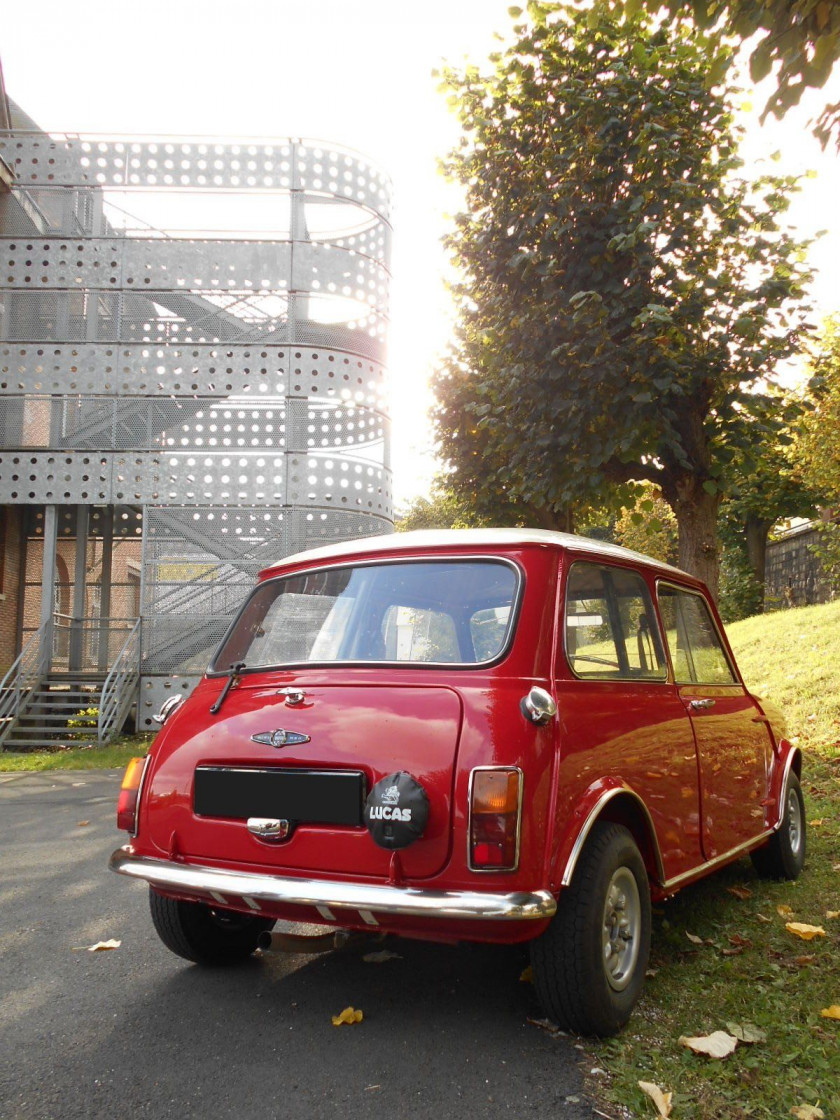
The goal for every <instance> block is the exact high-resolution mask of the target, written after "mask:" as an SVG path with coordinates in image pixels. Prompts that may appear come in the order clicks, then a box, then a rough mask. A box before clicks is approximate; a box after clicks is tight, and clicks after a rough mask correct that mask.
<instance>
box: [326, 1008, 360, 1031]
mask: <svg viewBox="0 0 840 1120" xmlns="http://www.w3.org/2000/svg"><path fill="white" fill-rule="evenodd" d="M363 1018H364V1015H363V1014H362V1013H361V1011H357V1010H356V1008H355V1007H345V1008H344V1010H343V1011H342V1012H341V1014H340V1015H333V1017H332V1023H333V1026H334V1027H340V1026H341V1024H342V1023H361V1021H362V1019H363Z"/></svg>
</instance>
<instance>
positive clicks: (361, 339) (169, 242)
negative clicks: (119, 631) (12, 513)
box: [0, 132, 392, 723]
mask: <svg viewBox="0 0 840 1120" xmlns="http://www.w3.org/2000/svg"><path fill="white" fill-rule="evenodd" d="M0 158H2V159H3V161H4V162H5V163H6V164H7V165H8V166H9V167H10V168H11V169H12V171H13V173H14V183H13V187H12V191H11V194H10V195H9V194H6V195H5V196H2V197H0V233H1V234H2V236H0V503H2V504H3V505H12V506H14V505H24V506H30V507H33V509H36V508H37V507H44V508H46V507H50V506H55V507H59V508H61V507H70V506H74V507H79V506H83V505H88V506H91V507H98V508H102V507H119V509H120V510H129V511H139V512H140V513H141V515H142V526H143V532H142V541H143V544H142V607H141V609H142V614H143V618H144V642H143V671H144V673H146V674H147V675H148V676H149V677H156V676H157V675H159V674H170V673H181V674H183V673H191V672H195V671H198V670H200V669H201V668H203V667H204V665H202V664H201V663H200V662H201V659H202V657H204V656H205V654H206V651H207V650H208V649H209V648H210V647H211V646H212V644H213V643H214V642H215V640H216V639H217V638H218V636H219V634H220V633H221V631H222V629H223V627H224V624H225V620H226V619H228V618H229V616H230V613H231V611H232V610H233V609H234V608H235V607H236V605H237V604H238V603H239V602H240V601H241V597H242V592H243V590H244V588H245V587H246V586H247V585H249V584H250V583H252V582H253V577H254V574H255V573H256V571H257V570H258V569H259V568H260V567H262V566H264V564H265V563H267V562H269V561H272V560H275V559H277V558H278V557H280V556H282V555H284V554H287V553H289V552H292V551H297V550H298V549H301V548H305V547H307V546H309V545H313V544H317V543H321V542H322V541H325V540H338V539H345V538H347V537H351V536H361V535H369V534H372V533H379V532H386V531H388V530H389V529H390V527H391V525H392V505H391V486H390V479H391V472H390V462H389V440H390V431H389V419H388V413H387V399H386V388H385V368H384V352H385V339H386V332H387V323H388V288H389V271H388V262H389V255H390V242H391V227H390V221H389V206H390V191H389V185H388V182H387V180H386V179H385V177H384V176H383V175H382V174H381V173H380V172H379V171H377V170H376V169H375V168H373V167H372V166H371V165H370V164H369V163H368V162H367V161H366V160H365V159H363V158H362V157H360V156H358V155H356V154H353V153H351V152H347V151H343V150H341V149H339V148H334V147H325V146H323V145H320V144H316V143H313V142H309V141H291V140H290V141H271V142H240V143H235V142H231V143H227V142H217V141H209V140H174V139H166V140H151V139H136V138H131V139H120V138H96V139H80V138H78V137H70V136H64V137H50V136H46V135H44V134H43V133H40V132H14V133H0ZM30 512H31V511H30ZM32 520H33V519H32V518H30V521H32ZM34 520H35V521H36V522H37V520H38V519H37V517H35V518H34ZM145 685H146V689H147V692H148V691H151V692H155V693H157V692H159V690H160V689H159V685H158V683H155V682H154V681H152V682H151V684H149V682H145ZM142 722H143V721H141V723H142Z"/></svg>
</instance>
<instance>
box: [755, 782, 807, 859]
mask: <svg viewBox="0 0 840 1120" xmlns="http://www.w3.org/2000/svg"><path fill="white" fill-rule="evenodd" d="M782 813H783V817H782V823H781V825H780V826H779V828H778V830H777V831H776V832H774V833H773V835H772V836H771V837H770V840H769V841H768V843H767V844H765V845H764V847H763V848H757V849H756V850H755V851H754V852H750V859H751V860H752V862H753V867H754V868H755V869H756V871H757V872H758V874H759V875H761V876H762V878H764V879H798V878H799V872H800V871H801V870H802V868H803V867H804V865H805V848H806V839H805V799H804V797H803V796H802V786H801V785H800V784H799V779H798V778H797V776H796V775H795V774H794V773H793V771H791V773H790V774H789V775H788V780H787V785H786V786H785V794H784V799H783V801H782Z"/></svg>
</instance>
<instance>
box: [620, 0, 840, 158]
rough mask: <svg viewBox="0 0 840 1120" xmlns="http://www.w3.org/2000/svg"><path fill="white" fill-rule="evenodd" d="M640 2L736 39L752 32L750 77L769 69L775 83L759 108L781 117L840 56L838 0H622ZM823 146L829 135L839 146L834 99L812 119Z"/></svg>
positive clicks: (839, 115)
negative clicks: (762, 106) (773, 75)
mask: <svg viewBox="0 0 840 1120" xmlns="http://www.w3.org/2000/svg"><path fill="white" fill-rule="evenodd" d="M640 3H644V4H645V6H646V7H647V8H648V10H649V11H651V12H657V11H660V10H662V9H663V8H664V9H665V10H666V11H667V12H668V13H669V14H670V15H671V17H672V18H673V17H678V16H680V15H681V14H684V13H685V12H687V11H688V12H690V13H691V15H692V16H693V18H694V20H695V22H696V23H697V26H698V27H699V28H701V29H704V30H711V29H713V28H714V29H716V30H718V31H719V32H721V33H722V34H725V35H728V36H732V37H734V38H736V39H739V40H742V41H743V40H752V38H753V36H758V38H757V41H756V42H754V43H753V45H752V47H751V50H750V77H751V78H752V80H753V81H754V82H760V81H761V80H762V78H766V77H767V75H768V74H770V72H771V71H773V70H775V77H776V86H775V89H774V90H773V92H772V93H771V94H770V96H769V98H768V100H767V104H766V105H765V107H764V112H763V114H762V120H764V119H765V118H766V117H767V115H768V114H769V113H772V114H773V116H775V117H779V118H781V117H783V116H784V115H785V113H786V112H787V110H788V109H789V108H791V106H793V105H798V104H799V101H800V99H801V97H802V94H803V93H804V92H805V90H807V89H809V88H810V89H814V88H816V89H822V87H823V86H824V85H825V83H826V81H827V79H828V77H829V75H830V74H831V72H832V70H833V68H834V65H835V63H836V62H837V60H838V58H840V5H838V4H837V3H832V2H831V0H623V6H624V8H625V9H631V10H636V9H638V7H639V6H640ZM814 134H815V135H816V137H817V139H818V140H819V141H820V143H821V144H822V146H823V147H825V146H826V144H827V143H828V141H829V139H830V137H831V136H832V134H833V135H834V138H835V142H836V143H837V145H838V146H840V102H836V103H834V104H831V103H827V104H826V105H825V107H824V109H823V111H822V113H821V114H820V116H819V118H818V119H817V121H816V122H815V127H814Z"/></svg>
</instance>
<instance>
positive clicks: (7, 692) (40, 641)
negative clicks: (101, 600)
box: [0, 618, 53, 750]
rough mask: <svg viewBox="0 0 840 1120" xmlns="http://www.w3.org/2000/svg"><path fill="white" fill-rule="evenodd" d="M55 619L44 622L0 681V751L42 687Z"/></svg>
mask: <svg viewBox="0 0 840 1120" xmlns="http://www.w3.org/2000/svg"><path fill="white" fill-rule="evenodd" d="M52 626H53V620H52V619H51V618H50V619H47V620H46V621H45V622H42V623H41V625H40V626H39V627H38V629H37V630H36V631H35V633H34V634H32V636H31V637H30V639H29V641H28V642H27V643H26V645H25V646H24V647H23V649H22V650H21V651H20V654H19V656H18V657H17V659H16V660H15V661H14V662H13V663H12V666H11V668H10V669H9V671H8V672H7V673H6V675H5V677H3V680H2V681H0V750H2V749H3V744H4V743H5V741H6V739H7V737H8V736H9V734H10V732H11V730H12V727H13V726H14V722H15V721H14V717H15V716H16V715H17V714H18V713H19V712H20V710H21V708H22V707H23V705H24V704H25V703H26V701H27V700H28V699H29V697H30V696H31V695H32V693H33V692H34V691H35V689H36V688H37V687H38V685H39V683H40V681H41V678H42V677H43V671H44V657H43V651H44V642H45V639H48V640H51V638H49V635H50V633H51V631H52Z"/></svg>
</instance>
